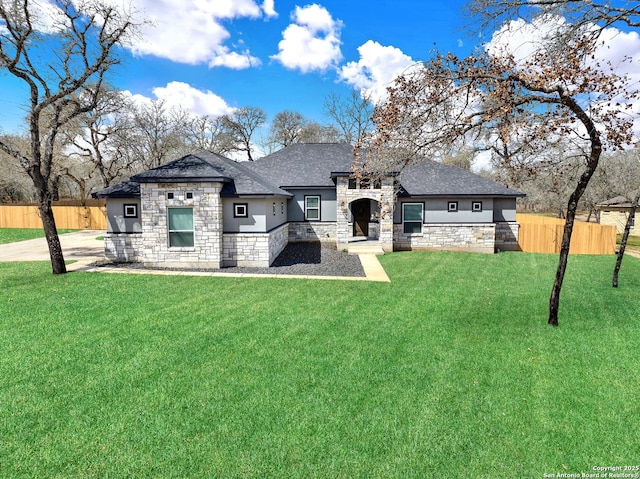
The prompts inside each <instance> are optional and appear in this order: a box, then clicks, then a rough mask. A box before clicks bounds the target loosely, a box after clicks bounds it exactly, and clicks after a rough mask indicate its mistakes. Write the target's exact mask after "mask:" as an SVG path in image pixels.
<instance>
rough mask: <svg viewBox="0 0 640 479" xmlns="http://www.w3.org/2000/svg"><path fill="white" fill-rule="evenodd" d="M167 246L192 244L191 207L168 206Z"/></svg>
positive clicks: (178, 246) (179, 246)
mask: <svg viewBox="0 0 640 479" xmlns="http://www.w3.org/2000/svg"><path fill="white" fill-rule="evenodd" d="M167 211H168V212H169V247H171V248H176V247H177V248H181V247H182V248H184V247H190V246H193V208H169V209H168V210H167Z"/></svg>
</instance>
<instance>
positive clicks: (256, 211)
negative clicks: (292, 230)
mask: <svg viewBox="0 0 640 479" xmlns="http://www.w3.org/2000/svg"><path fill="white" fill-rule="evenodd" d="M238 203H244V204H246V205H247V206H248V217H247V218H234V217H233V212H234V204H238ZM274 203H275V213H276V214H275V215H274V214H273V211H274V208H273V204H274ZM222 207H223V212H224V213H223V218H224V220H223V221H224V232H225V233H265V232H267V231H271V230H272V229H274V228H277V227H278V226H280V225H282V224H284V223H286V221H287V199H286V198H279V197H277V198H266V199H265V198H223V200H222Z"/></svg>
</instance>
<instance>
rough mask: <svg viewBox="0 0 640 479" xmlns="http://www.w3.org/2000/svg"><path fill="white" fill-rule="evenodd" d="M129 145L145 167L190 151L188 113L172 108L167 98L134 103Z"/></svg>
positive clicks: (156, 164)
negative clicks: (188, 148)
mask: <svg viewBox="0 0 640 479" xmlns="http://www.w3.org/2000/svg"><path fill="white" fill-rule="evenodd" d="M132 112H133V113H132V117H131V121H132V125H131V127H130V128H128V132H129V133H130V134H131V136H132V138H131V140H132V141H131V143H130V149H131V152H130V153H131V154H132V155H133V156H134V158H135V160H136V162H137V164H139V165H141V166H142V169H148V168H155V167H158V166H161V165H163V164H165V163H167V162H168V161H170V160H172V159H174V158H175V157H178V156H181V155H183V154H186V153H187V146H186V136H187V133H186V129H187V126H186V125H187V124H188V122H189V121H190V117H189V115H188V114H187V113H186V112H184V111H181V110H177V109H172V108H169V107H168V106H167V104H166V102H165V101H164V100H153V101H152V102H150V103H148V104H139V105H133V110H132Z"/></svg>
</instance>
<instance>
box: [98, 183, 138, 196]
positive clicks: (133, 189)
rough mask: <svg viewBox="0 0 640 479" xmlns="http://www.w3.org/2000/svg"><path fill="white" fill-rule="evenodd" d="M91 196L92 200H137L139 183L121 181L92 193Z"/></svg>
mask: <svg viewBox="0 0 640 479" xmlns="http://www.w3.org/2000/svg"><path fill="white" fill-rule="evenodd" d="M91 196H93V197H94V198H139V197H140V183H138V182H137V181H131V180H127V181H123V182H122V183H118V184H115V185H111V186H109V187H107V188H104V189H102V190H100V191H98V192H96V193H93V194H92V195H91Z"/></svg>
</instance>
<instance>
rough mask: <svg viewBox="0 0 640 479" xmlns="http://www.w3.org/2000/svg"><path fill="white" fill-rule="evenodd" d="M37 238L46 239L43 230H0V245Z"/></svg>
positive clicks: (66, 231)
mask: <svg viewBox="0 0 640 479" xmlns="http://www.w3.org/2000/svg"><path fill="white" fill-rule="evenodd" d="M71 231H77V230H64V229H61V230H58V233H59V234H64V233H69V232H71ZM35 238H44V230H43V229H42V228H0V244H6V243H15V242H16V241H24V240H30V239H35Z"/></svg>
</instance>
